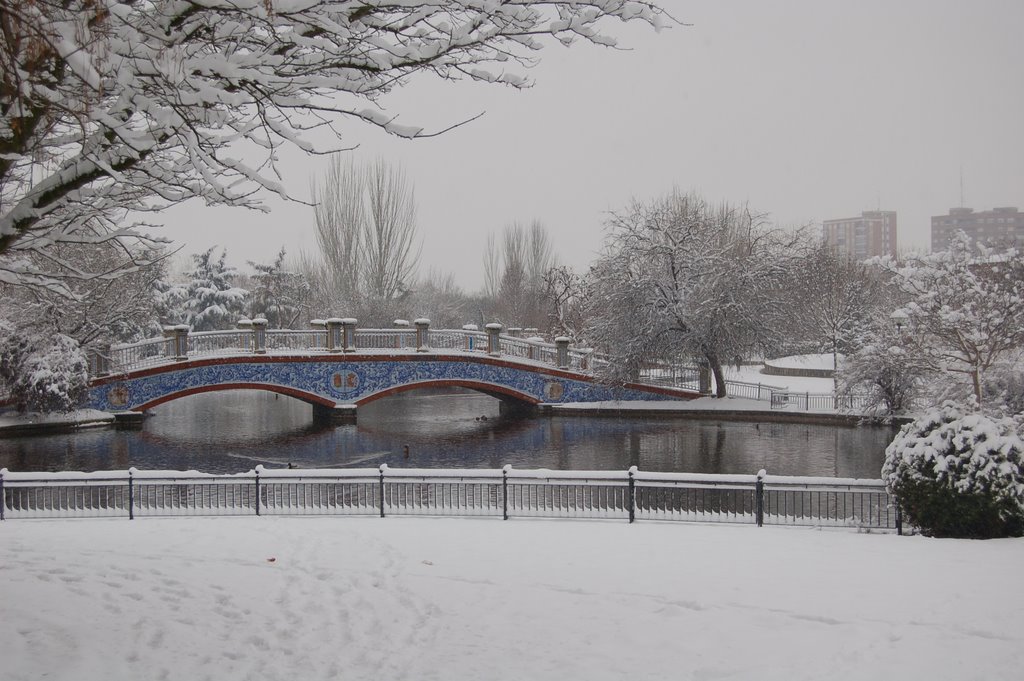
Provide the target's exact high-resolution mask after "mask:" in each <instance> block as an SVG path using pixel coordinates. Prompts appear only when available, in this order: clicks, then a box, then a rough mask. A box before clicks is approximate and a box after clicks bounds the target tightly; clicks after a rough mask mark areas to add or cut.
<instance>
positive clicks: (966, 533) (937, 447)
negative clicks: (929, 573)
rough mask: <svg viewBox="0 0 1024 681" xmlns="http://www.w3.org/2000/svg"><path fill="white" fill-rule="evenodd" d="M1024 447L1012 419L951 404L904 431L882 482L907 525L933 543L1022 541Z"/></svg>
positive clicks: (894, 444) (889, 449) (893, 447)
mask: <svg viewBox="0 0 1024 681" xmlns="http://www.w3.org/2000/svg"><path fill="white" fill-rule="evenodd" d="M1022 456H1024V442H1022V440H1021V437H1020V435H1019V433H1018V423H1016V422H1015V420H1014V419H1013V418H991V417H988V416H985V415H984V414H981V413H978V412H971V411H969V410H966V409H964V407H962V406H961V405H958V404H956V403H954V402H946V403H944V404H943V405H942V406H941V407H939V408H937V409H934V410H932V411H931V412H929V413H927V414H925V415H924V416H922V417H921V418H919V419H917V420H916V421H914V422H913V423H909V424H907V425H906V426H904V427H903V428H902V429H901V430H900V432H899V434H898V435H897V436H896V438H895V439H894V440H893V441H892V443H891V444H890V445H889V446H888V447H887V448H886V450H885V464H884V465H883V467H882V478H883V479H884V480H885V482H886V487H887V488H888V490H889V492H890V493H891V494H894V495H895V496H896V498H897V500H898V502H899V505H900V509H901V510H902V511H903V513H904V515H905V516H906V517H907V519H908V520H909V521H910V522H911V523H913V524H914V525H916V526H917V527H919V528H920V529H921V531H922V532H923V533H924V534H926V535H930V536H935V537H967V538H978V539H987V538H992V537H1007V536H1012V537H1019V536H1022V535H1024V469H1022V462H1021V458H1022Z"/></svg>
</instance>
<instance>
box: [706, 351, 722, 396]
mask: <svg viewBox="0 0 1024 681" xmlns="http://www.w3.org/2000/svg"><path fill="white" fill-rule="evenodd" d="M704 359H706V360H707V361H708V365H709V366H710V367H711V373H712V374H713V375H714V377H715V397H725V396H726V392H725V372H723V371H722V362H721V360H719V359H718V355H717V354H716V353H714V352H706V353H704Z"/></svg>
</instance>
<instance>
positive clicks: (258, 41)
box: [0, 0, 666, 285]
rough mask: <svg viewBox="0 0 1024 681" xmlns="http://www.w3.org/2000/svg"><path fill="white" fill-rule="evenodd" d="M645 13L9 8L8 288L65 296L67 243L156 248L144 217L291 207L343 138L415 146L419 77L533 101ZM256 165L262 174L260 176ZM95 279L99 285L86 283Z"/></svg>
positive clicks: (12, 2)
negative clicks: (59, 253) (183, 210)
mask: <svg viewBox="0 0 1024 681" xmlns="http://www.w3.org/2000/svg"><path fill="white" fill-rule="evenodd" d="M665 17H666V14H665V12H664V11H663V10H661V9H660V8H659V7H657V6H656V5H655V4H653V3H651V2H645V1H643V0H595V1H592V2H586V3H580V2H576V1H574V0H554V1H553V2H552V1H549V0H516V1H515V2H511V3H510V2H479V1H478V0H440V1H439V2H411V3H408V2H401V3H396V2H391V1H390V0H360V1H359V2H347V1H343V0H307V1H306V2H300V3H296V2H283V1H280V0H232V1H231V2H198V1H189V0H185V1H181V0H148V1H147V2H137V1H134V0H31V1H26V0H0V255H2V256H3V257H2V259H0V280H4V281H7V282H9V283H10V282H13V281H18V282H21V283H29V282H33V283H36V284H39V285H50V284H53V282H54V275H53V274H52V273H50V272H49V271H48V270H45V269H42V270H41V269H39V263H38V261H37V262H35V263H32V262H29V261H27V260H25V259H24V258H21V257H19V254H23V253H26V252H32V251H34V252H37V253H42V252H44V251H46V250H47V249H48V248H49V246H50V245H51V244H53V243H57V242H70V243H96V242H107V241H110V240H111V239H123V238H127V237H130V236H136V237H139V238H147V237H146V235H145V225H144V224H142V223H132V222H131V220H130V219H126V216H128V215H129V214H130V213H132V212H138V213H141V214H146V213H151V212H153V211H159V210H161V209H163V208H165V207H167V206H170V205H174V204H178V203H181V202H183V201H187V200H189V199H193V198H197V199H200V200H202V201H205V202H206V203H207V204H209V205H229V206H244V207H249V208H257V209H259V208H261V207H262V206H261V204H260V200H259V194H260V192H261V191H262V190H266V191H270V192H274V193H276V194H278V195H280V196H284V197H287V194H286V192H285V190H284V188H283V187H282V185H281V183H280V181H279V177H280V173H279V171H278V168H277V165H276V164H277V158H278V149H279V147H281V146H282V145H293V146H296V147H298V148H300V149H303V150H304V151H307V152H309V153H322V152H323V151H325V149H324V142H323V140H324V137H323V136H322V135H321V136H320V137H319V138H318V144H316V145H314V144H313V143H312V142H311V140H310V139H309V133H310V132H312V131H327V132H329V133H331V134H332V135H333V137H334V140H335V142H334V143H333V144H331V143H328V144H329V147H328V148H327V149H326V150H327V151H334V150H338V149H339V148H340V147H341V144H340V142H339V140H340V138H341V135H342V131H343V124H342V122H343V121H345V122H355V123H357V124H361V125H369V126H375V127H377V128H380V129H383V130H384V131H386V132H388V133H390V134H394V135H398V136H402V137H407V138H415V137H423V136H426V135H429V134H431V133H426V132H424V130H423V129H422V128H420V127H417V126H414V125H404V124H400V123H399V122H398V120H397V119H398V116H397V114H395V113H385V112H384V111H383V110H382V108H381V106H380V100H381V97H382V96H383V95H385V94H387V93H388V92H390V91H392V90H393V89H394V88H396V87H401V86H402V85H404V84H406V83H408V82H409V79H410V77H411V76H413V75H415V74H430V75H434V76H436V77H439V78H443V79H449V80H458V79H468V80H473V81H478V82H485V83H499V84H504V85H508V86H511V87H516V88H521V87H527V86H528V85H529V84H530V83H529V81H528V80H527V79H526V78H524V77H523V76H522V75H520V74H518V73H515V69H510V68H509V67H510V64H515V63H518V64H520V65H522V66H528V65H530V64H532V63H533V61H534V59H533V57H534V55H535V54H536V51H537V50H538V49H540V48H541V47H542V46H543V44H544V39H545V37H550V38H552V39H554V40H556V41H558V42H560V43H562V44H570V43H572V42H573V41H575V40H581V41H587V42H591V43H595V44H599V45H613V44H614V40H612V39H611V38H610V37H608V36H607V35H605V34H604V33H602V32H601V30H600V28H599V27H601V26H603V25H604V23H605V21H606V20H608V19H613V20H620V21H624V22H628V21H639V22H644V23H647V24H650V25H652V26H659V25H660V24H661V23H662V22H663V21H664V19H665ZM243 159H245V160H243ZM84 274H86V275H88V274H89V273H84Z"/></svg>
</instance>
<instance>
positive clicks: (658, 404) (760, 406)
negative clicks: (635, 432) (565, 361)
mask: <svg viewBox="0 0 1024 681" xmlns="http://www.w3.org/2000/svg"><path fill="white" fill-rule="evenodd" d="M767 404H768V403H767V402H765V401H764V400H753V399H747V398H742V397H725V398H721V399H720V398H715V397H701V398H699V399H696V400H687V401H685V402H683V401H679V402H674V401H657V400H649V401H632V402H625V401H624V402H570V403H566V404H551V405H541V406H540V412H541V414H544V415H549V416H612V417H624V416H625V417H629V416H636V417H641V416H642V417H660V418H677V419H715V420H718V421H746V422H758V423H809V424H821V425H836V426H857V425H861V424H864V423H878V424H882V423H885V424H888V423H894V424H902V423H906V422H908V421H910V420H911V419H910V418H908V417H871V416H865V415H863V414H847V413H842V412H837V411H834V410H833V411H827V410H813V411H809V410H806V409H800V408H799V407H798V406H797V405H795V404H788V405H786V406H784V407H781V408H778V409H770V408H766V406H767Z"/></svg>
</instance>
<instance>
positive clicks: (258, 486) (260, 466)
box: [254, 464, 263, 515]
mask: <svg viewBox="0 0 1024 681" xmlns="http://www.w3.org/2000/svg"><path fill="white" fill-rule="evenodd" d="M261 470H263V464H260V465H259V466H256V469H255V471H254V472H255V473H256V515H259V514H260V471H261Z"/></svg>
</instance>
